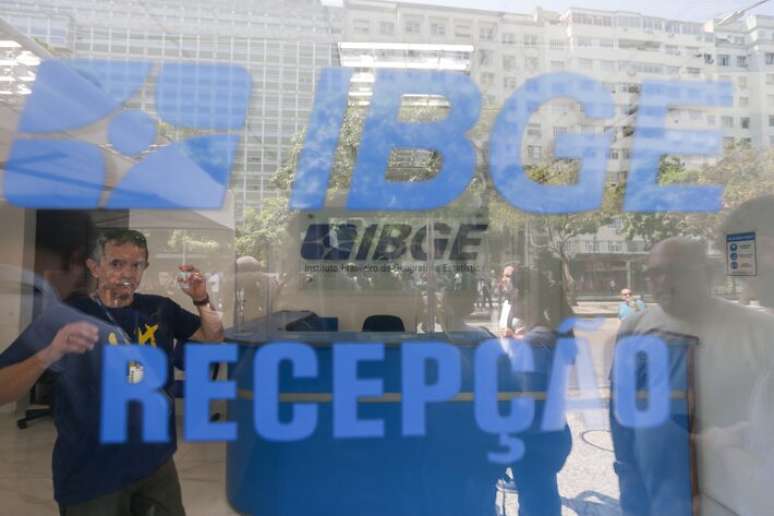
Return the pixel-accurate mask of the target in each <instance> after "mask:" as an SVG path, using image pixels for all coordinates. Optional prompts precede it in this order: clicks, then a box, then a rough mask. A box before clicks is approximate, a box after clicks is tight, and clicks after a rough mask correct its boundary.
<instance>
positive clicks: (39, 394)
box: [16, 371, 56, 430]
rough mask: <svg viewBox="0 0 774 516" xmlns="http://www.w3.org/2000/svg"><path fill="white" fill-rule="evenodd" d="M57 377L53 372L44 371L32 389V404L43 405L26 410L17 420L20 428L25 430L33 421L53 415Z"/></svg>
mask: <svg viewBox="0 0 774 516" xmlns="http://www.w3.org/2000/svg"><path fill="white" fill-rule="evenodd" d="M55 385H56V377H55V376H54V374H53V373H51V372H49V371H46V372H44V373H43V374H42V375H41V376H40V378H38V381H37V382H35V385H33V387H32V389H30V405H42V407H41V408H30V409H27V410H26V411H25V412H24V417H23V418H21V419H18V420H17V421H16V426H17V427H18V428H19V430H24V429H25V428H27V427H28V426H29V424H30V423H31V422H32V421H35V420H38V419H43V418H44V417H49V416H53V414H54V403H55V398H56V397H55V393H54V386H55Z"/></svg>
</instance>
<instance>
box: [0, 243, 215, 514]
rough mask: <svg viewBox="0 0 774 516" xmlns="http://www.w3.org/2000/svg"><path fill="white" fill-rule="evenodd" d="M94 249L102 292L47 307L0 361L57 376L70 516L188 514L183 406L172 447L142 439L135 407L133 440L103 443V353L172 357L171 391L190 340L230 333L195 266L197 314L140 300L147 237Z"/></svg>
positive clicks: (58, 487)
mask: <svg viewBox="0 0 774 516" xmlns="http://www.w3.org/2000/svg"><path fill="white" fill-rule="evenodd" d="M94 249H95V251H94V252H93V253H92V256H91V257H90V258H89V259H88V260H87V261H86V265H87V267H88V269H89V271H90V272H91V274H92V276H93V277H94V278H95V279H96V281H97V289H96V292H94V293H92V294H91V295H90V296H76V297H73V298H71V299H69V300H68V302H67V304H62V303H59V304H57V305H54V306H51V307H49V308H48V309H47V310H45V311H44V312H43V313H42V314H41V316H39V317H38V318H37V319H36V320H35V321H33V323H32V324H31V325H30V327H28V328H27V329H26V330H25V331H24V332H23V333H22V334H21V335H20V336H19V337H18V338H17V339H16V341H14V343H13V344H11V346H10V347H9V348H8V349H7V350H6V351H5V352H3V353H2V354H0V375H2V374H3V373H4V370H5V372H6V373H7V371H8V370H12V371H13V372H14V374H18V375H25V374H27V375H29V374H33V373H34V372H35V371H37V370H39V369H40V370H41V371H40V372H39V373H38V374H40V373H42V370H46V369H48V370H50V371H53V372H54V373H56V404H55V407H54V418H55V423H56V427H57V441H56V444H55V446H54V456H53V472H54V497H55V499H56V500H57V502H58V503H59V505H60V510H61V512H62V514H66V515H68V516H71V515H76V516H85V515H100V516H111V515H115V516H130V515H131V516H133V515H141V514H142V515H145V514H148V513H153V514H156V515H159V516H161V515H182V514H184V513H185V511H184V509H183V506H182V499H181V493H180V484H179V481H178V478H177V472H176V470H175V466H174V462H173V461H172V455H173V454H174V452H175V450H176V447H177V444H176V436H175V431H174V429H175V425H174V403H170V404H169V406H170V413H169V418H170V428H171V429H172V439H171V440H170V442H168V443H159V444H145V443H143V442H142V441H141V437H142V435H141V428H142V414H141V412H140V410H139V407H137V406H135V405H130V407H129V411H130V412H129V417H128V421H129V429H128V436H129V439H128V442H126V443H124V444H110V445H103V444H100V442H99V430H100V411H101V409H100V407H101V389H100V386H101V377H102V355H103V353H102V351H103V349H104V348H103V346H110V345H116V346H118V345H135V344H139V345H148V346H154V347H157V348H158V349H160V350H163V351H164V352H165V353H166V354H167V356H168V358H169V360H168V366H167V367H168V371H167V373H168V375H167V378H168V384H167V386H166V389H167V391H168V392H169V391H170V389H171V386H172V382H173V381H174V376H173V374H172V360H171V357H172V353H173V350H174V348H175V346H176V345H182V344H184V343H185V342H186V341H188V340H200V341H206V342H217V341H220V340H222V338H223V326H222V324H221V321H220V317H219V314H218V313H217V312H216V311H215V310H214V309H212V307H211V306H210V304H209V296H208V295H207V287H206V281H205V280H204V277H203V275H202V274H201V273H200V272H199V271H197V270H196V269H195V268H194V267H193V266H190V265H182V266H180V270H181V272H182V274H181V278H180V280H179V281H180V283H181V287H182V289H183V291H184V292H185V293H186V294H188V295H189V296H190V297H191V299H192V301H193V304H194V305H195V307H196V309H197V311H198V312H199V315H198V316H197V315H194V314H192V313H190V312H188V311H186V310H184V309H183V308H181V307H180V306H179V305H178V304H177V303H175V302H174V301H172V300H170V299H168V298H165V297H161V296H151V295H142V294H136V293H135V291H136V289H137V288H138V286H139V284H140V281H141V279H142V275H143V272H144V271H145V269H146V268H147V265H148V249H147V243H146V241H145V238H144V237H143V235H142V234H141V233H139V232H137V231H132V230H114V231H109V232H107V233H105V234H104V235H102V237H100V238H99V239H98V241H97V245H96V246H95V247H94ZM24 364H27V366H24ZM130 369H131V368H130ZM17 371H19V372H18V373H17ZM136 373H137V372H136V371H134V372H133V371H131V370H130V371H129V372H128V374H129V377H130V380H129V381H139V380H140V379H141V376H142V374H141V372H140V373H139V375H137V374H136ZM133 375H134V376H135V378H134V379H133V380H132V379H131V378H132V376H133ZM14 379H15V378H14ZM1 395H2V389H0V396H1ZM0 401H4V400H2V399H0ZM170 401H171V400H170Z"/></svg>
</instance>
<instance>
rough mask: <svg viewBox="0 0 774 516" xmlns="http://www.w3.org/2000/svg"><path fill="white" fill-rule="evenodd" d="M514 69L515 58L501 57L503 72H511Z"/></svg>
mask: <svg viewBox="0 0 774 516" xmlns="http://www.w3.org/2000/svg"><path fill="white" fill-rule="evenodd" d="M515 69H516V56H503V70H505V71H513V70H515Z"/></svg>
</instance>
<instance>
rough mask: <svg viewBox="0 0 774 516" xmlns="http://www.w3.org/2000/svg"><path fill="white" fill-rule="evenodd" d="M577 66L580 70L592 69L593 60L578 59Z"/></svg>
mask: <svg viewBox="0 0 774 516" xmlns="http://www.w3.org/2000/svg"><path fill="white" fill-rule="evenodd" d="M578 66H579V67H580V69H581V70H593V69H594V61H593V60H591V59H581V60H579V61H578Z"/></svg>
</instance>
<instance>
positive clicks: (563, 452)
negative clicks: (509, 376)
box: [510, 268, 572, 516]
mask: <svg viewBox="0 0 774 516" xmlns="http://www.w3.org/2000/svg"><path fill="white" fill-rule="evenodd" d="M511 281H512V289H511V292H512V294H511V299H512V300H513V312H514V314H515V315H516V317H517V318H518V321H519V325H518V327H517V328H514V329H513V335H514V336H515V338H517V339H522V340H523V342H524V343H526V344H528V345H529V346H530V348H531V350H532V355H533V359H534V369H533V371H532V372H530V373H525V374H520V375H515V377H514V378H513V381H514V384H515V385H513V386H512V388H513V389H514V390H518V391H522V392H533V393H534V392H537V393H545V392H546V391H547V390H548V384H549V379H550V377H551V369H552V366H553V364H554V357H553V355H554V352H555V348H556V343H557V338H558V336H559V334H558V333H557V330H556V328H557V327H558V326H559V325H560V324H561V323H562V321H564V320H565V319H567V318H569V317H571V316H572V309H571V308H570V306H569V305H568V304H567V301H566V298H565V295H564V290H563V289H562V288H561V286H559V285H555V284H552V283H551V282H549V281H548V279H547V278H546V277H545V276H544V275H543V274H541V273H538V272H537V271H534V270H531V269H524V268H520V269H518V270H515V271H513V275H512V278H511ZM543 409H544V404H543V403H541V402H540V401H536V403H535V415H534V418H533V423H532V425H531V426H530V428H529V429H528V430H526V431H525V432H523V433H521V434H519V438H521V439H522V440H523V442H524V446H525V452H524V456H523V457H522V458H521V459H520V460H519V461H517V462H515V463H513V464H511V465H510V468H511V470H512V472H513V476H514V482H515V484H516V488H517V490H518V493H519V514H521V515H523V516H532V515H546V516H549V515H557V516H558V515H559V514H561V499H560V497H559V489H558V485H557V481H556V475H557V474H558V473H559V471H560V470H561V469H562V467H563V466H564V463H565V461H566V459H567V456H568V455H569V454H570V449H571V447H572V438H571V434H570V428H569V427H568V426H567V424H566V423H565V425H564V428H563V429H561V430H558V431H557V430H551V431H547V430H543V429H542V428H541V425H542V421H543Z"/></svg>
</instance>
